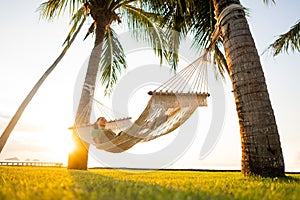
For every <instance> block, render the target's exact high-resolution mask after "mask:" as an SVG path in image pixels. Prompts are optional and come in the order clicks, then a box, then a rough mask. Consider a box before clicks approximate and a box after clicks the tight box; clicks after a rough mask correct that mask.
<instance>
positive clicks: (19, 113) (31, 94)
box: [0, 18, 85, 153]
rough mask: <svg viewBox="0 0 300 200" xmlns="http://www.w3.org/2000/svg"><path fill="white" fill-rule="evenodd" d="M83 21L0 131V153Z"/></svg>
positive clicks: (72, 40) (65, 51)
mask: <svg viewBox="0 0 300 200" xmlns="http://www.w3.org/2000/svg"><path fill="white" fill-rule="evenodd" d="M84 21H85V18H84V19H83V20H82V22H81V23H80V25H79V27H78V29H77V31H76V32H75V33H74V35H73V37H72V38H71V40H70V41H69V43H68V44H67V45H66V47H65V48H64V49H63V51H62V52H61V53H60V55H59V56H58V57H57V59H56V60H55V61H54V63H53V64H52V65H51V66H50V67H49V68H48V69H47V70H46V72H45V73H44V74H43V76H42V77H41V78H40V79H39V80H38V82H37V83H36V84H35V85H34V87H33V88H32V89H31V91H30V92H29V93H28V95H27V96H26V98H25V99H24V100H23V102H22V103H21V105H20V106H19V108H18V110H17V111H16V113H15V114H14V116H13V117H12V119H11V120H10V122H9V123H8V125H7V127H6V128H5V130H4V132H3V133H2V135H1V137H0V153H1V151H2V149H3V148H4V146H5V144H6V142H7V140H8V138H9V136H10V134H11V132H12V131H13V129H14V127H15V126H16V124H17V123H18V121H19V119H20V117H21V116H22V114H23V112H24V110H25V108H26V107H27V105H28V104H29V103H30V101H31V99H32V98H33V97H34V95H35V94H36V92H37V91H38V89H39V88H40V87H41V85H42V84H43V83H44V81H45V80H46V78H47V77H48V76H49V75H50V74H51V72H52V71H53V70H54V69H55V67H56V66H57V65H58V63H59V62H60V61H61V60H62V58H63V57H64V55H65V54H66V53H67V50H68V49H69V47H70V46H71V44H72V43H73V42H74V40H75V38H76V36H77V34H78V33H79V31H80V29H81V27H82V25H83V24H84Z"/></svg>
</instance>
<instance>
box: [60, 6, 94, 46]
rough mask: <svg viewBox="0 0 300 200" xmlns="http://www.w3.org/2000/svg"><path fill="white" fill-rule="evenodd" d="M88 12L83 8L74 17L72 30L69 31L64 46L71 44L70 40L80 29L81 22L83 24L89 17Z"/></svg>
mask: <svg viewBox="0 0 300 200" xmlns="http://www.w3.org/2000/svg"><path fill="white" fill-rule="evenodd" d="M87 14H88V13H87V10H86V7H85V6H82V7H81V8H80V9H79V10H78V11H77V12H76V13H75V14H74V15H73V16H72V19H71V22H70V24H71V30H70V31H69V34H68V36H67V38H66V39H65V41H64V43H63V45H65V44H68V43H69V42H70V38H72V36H73V34H74V33H75V32H76V30H77V29H78V25H79V22H81V21H82V20H83V19H84V18H86V16H87Z"/></svg>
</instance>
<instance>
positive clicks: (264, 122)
mask: <svg viewBox="0 0 300 200" xmlns="http://www.w3.org/2000/svg"><path fill="white" fill-rule="evenodd" d="M213 3H214V8H215V10H216V16H219V14H220V13H221V12H222V10H223V9H225V8H226V7H228V6H229V5H231V4H239V5H240V2H239V0H213ZM220 30H221V36H222V38H223V45H224V50H225V55H226V61H227V64H228V67H229V75H230V78H231V81H232V87H233V92H234V98H235V103H236V110H237V114H238V118H239V125H240V136H241V147H242V173H243V174H244V175H245V176H249V175H260V176H263V177H278V176H279V177H280V176H284V160H283V155H282V149H281V144H280V138H279V134H278V130H277V125H276V121H275V116H274V112H273V109H272V106H271V102H270V98H269V94H268V90H267V85H266V82H265V77H264V72H263V70H262V66H261V63H260V58H259V55H258V52H257V49H256V47H255V43H254V41H253V38H252V35H251V32H250V29H249V26H248V23H247V20H246V17H245V14H244V12H243V11H242V10H236V9H235V10H232V11H231V12H230V13H229V14H227V15H226V16H223V19H222V21H221V23H220Z"/></svg>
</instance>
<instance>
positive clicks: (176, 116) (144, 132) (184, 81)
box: [75, 52, 209, 153]
mask: <svg viewBox="0 0 300 200" xmlns="http://www.w3.org/2000/svg"><path fill="white" fill-rule="evenodd" d="M207 56H208V54H207V52H206V53H205V54H204V55H203V56H201V57H199V58H198V59H196V60H195V61H194V62H192V63H191V64H189V65H188V66H187V67H185V68H184V69H183V70H181V71H180V72H179V73H177V74H176V75H174V76H173V77H172V78H170V79H169V80H168V81H166V82H165V83H164V84H162V85H160V86H159V87H158V88H156V89H155V90H153V91H150V92H148V94H149V95H151V98H150V100H149V101H148V104H147V106H146V108H145V109H144V111H143V112H142V113H141V114H140V116H139V117H138V119H136V120H135V121H134V123H132V122H131V121H130V119H131V118H129V117H126V116H124V115H120V114H119V113H118V116H116V113H114V112H112V110H111V109H109V108H108V107H106V106H105V105H104V104H102V103H101V102H99V101H98V100H96V99H94V98H93V97H92V96H91V101H90V103H89V104H88V105H87V106H86V109H84V112H90V110H91V109H94V110H96V109H97V110H99V112H98V113H97V116H103V117H105V118H106V119H107V120H108V122H107V124H106V127H105V129H112V130H113V131H114V132H115V133H116V134H115V135H114V136H113V137H112V138H110V139H109V140H108V139H106V140H104V142H101V143H99V142H98V143H96V142H95V141H94V140H93V137H92V135H91V132H92V131H93V126H92V125H91V124H89V125H87V124H85V125H84V126H83V125H77V124H75V128H76V131H77V133H78V134H79V136H80V137H81V138H82V139H83V140H84V141H86V142H89V143H90V144H92V145H95V146H96V148H98V149H101V150H105V151H108V152H112V153H119V152H123V151H126V150H128V149H129V148H131V147H133V146H134V145H135V144H137V143H140V142H147V141H150V140H153V139H156V138H158V137H161V136H163V135H166V134H168V133H170V132H172V131H173V130H175V129H176V128H178V127H179V126H180V125H181V124H182V123H184V122H185V121H186V120H187V119H188V118H189V117H190V116H191V115H192V114H193V112H194V111H195V110H196V109H197V108H198V107H199V106H207V97H209V93H208V85H207V65H208V63H209V59H208V57H207ZM87 89H89V90H91V89H94V88H91V87H87ZM92 104H94V105H92ZM87 116H88V115H87V114H86V113H82V117H83V118H85V119H86V117H87ZM120 116H121V117H120ZM79 121H85V120H79ZM90 121H92V120H91V119H90ZM93 121H95V119H94V120H93Z"/></svg>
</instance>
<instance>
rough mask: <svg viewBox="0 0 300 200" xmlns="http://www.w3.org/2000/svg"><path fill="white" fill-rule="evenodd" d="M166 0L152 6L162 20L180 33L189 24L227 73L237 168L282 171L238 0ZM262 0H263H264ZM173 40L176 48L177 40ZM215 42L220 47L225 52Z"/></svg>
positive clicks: (273, 125)
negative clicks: (234, 119)
mask: <svg viewBox="0 0 300 200" xmlns="http://www.w3.org/2000/svg"><path fill="white" fill-rule="evenodd" d="M149 2H150V3H151V0H149ZM172 2H173V3H172V4H167V5H166V4H165V3H164V2H160V4H157V5H156V9H157V12H159V13H160V14H161V15H165V16H164V17H165V18H166V20H165V22H164V23H166V24H167V25H165V26H166V27H171V28H172V29H174V30H177V31H178V32H179V35H182V36H185V35H187V33H186V32H184V31H185V30H189V31H190V33H192V34H193V35H194V38H193V40H194V45H195V46H198V47H200V48H202V49H203V48H204V47H207V48H209V50H212V51H214V62H215V63H216V64H217V66H218V70H219V72H220V73H221V75H224V72H228V74H229V76H230V79H231V81H232V87H233V93H234V98H235V103H236V110H237V114H238V118H239V125H240V137H241V146H242V173H243V174H244V175H246V176H249V175H260V176H267V177H274V176H284V160H283V155H282V149H281V144H280V139H279V133H278V130H277V125H276V121H275V116H274V112H273V109H272V105H271V102H270V98H269V94H268V90H267V85H266V82H265V77H264V73H263V70H262V66H261V63H260V59H259V55H258V52H257V49H256V47H255V43H254V41H253V38H252V34H251V32H250V30H249V26H248V23H247V20H246V17H245V12H244V9H243V8H242V6H241V4H240V1H239V0H211V1H183V0H175V1H172ZM264 2H265V3H268V0H264ZM166 11H168V12H166ZM214 13H215V14H214ZM214 18H215V19H214ZM176 19H177V20H176ZM178 19H181V20H178ZM216 19H218V20H216ZM168 22H169V23H168ZM177 22H180V23H177ZM216 25H217V26H216ZM214 26H216V28H214ZM214 29H215V30H216V31H214ZM187 32H188V31H187ZM296 41H297V42H299V40H296ZM177 42H178V43H179V40H178V41H177ZM173 46H174V47H175V48H177V47H178V46H179V45H173ZM220 47H223V48H224V51H223V52H224V53H225V55H224V54H223V53H222V51H221V50H220ZM174 52H176V50H175V51H174Z"/></svg>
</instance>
